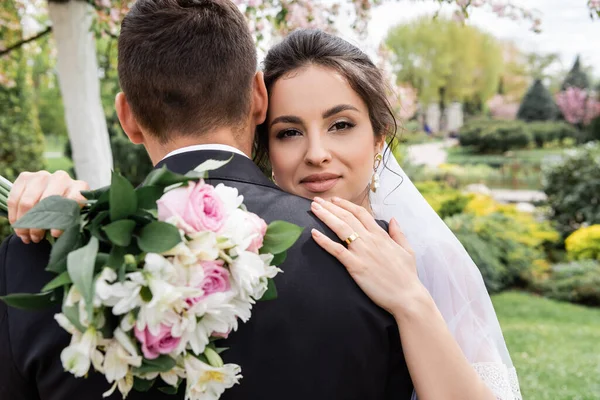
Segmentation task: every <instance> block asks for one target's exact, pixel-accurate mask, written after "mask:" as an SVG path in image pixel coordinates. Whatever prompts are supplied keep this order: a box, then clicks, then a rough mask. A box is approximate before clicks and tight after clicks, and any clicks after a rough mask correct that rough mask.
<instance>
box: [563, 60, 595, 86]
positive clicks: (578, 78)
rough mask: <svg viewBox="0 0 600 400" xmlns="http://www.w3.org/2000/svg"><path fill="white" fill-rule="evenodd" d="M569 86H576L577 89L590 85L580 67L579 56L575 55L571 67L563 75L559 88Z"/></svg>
mask: <svg viewBox="0 0 600 400" xmlns="http://www.w3.org/2000/svg"><path fill="white" fill-rule="evenodd" d="M569 87H576V88H579V89H588V88H589V87H590V81H589V79H588V76H587V74H586V73H585V71H583V70H582V68H581V61H580V59H579V56H577V59H575V64H573V67H572V68H571V70H570V71H569V73H568V74H567V76H566V77H565V80H564V81H563V84H562V86H561V89H562V90H566V89H567V88H569Z"/></svg>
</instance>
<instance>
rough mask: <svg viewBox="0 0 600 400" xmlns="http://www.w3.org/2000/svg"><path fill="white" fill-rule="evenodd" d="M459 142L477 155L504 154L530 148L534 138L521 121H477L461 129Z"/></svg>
mask: <svg viewBox="0 0 600 400" xmlns="http://www.w3.org/2000/svg"><path fill="white" fill-rule="evenodd" d="M459 141H460V144H461V146H471V147H472V148H474V150H475V151H476V152H477V153H498V152H500V153H503V152H506V151H508V150H512V149H520V148H524V147H527V146H529V144H530V143H531V142H532V136H531V133H530V132H529V130H528V129H527V125H526V124H524V123H523V122H521V121H492V120H476V121H473V122H471V123H469V124H467V125H464V126H463V127H462V128H461V130H460V132H459Z"/></svg>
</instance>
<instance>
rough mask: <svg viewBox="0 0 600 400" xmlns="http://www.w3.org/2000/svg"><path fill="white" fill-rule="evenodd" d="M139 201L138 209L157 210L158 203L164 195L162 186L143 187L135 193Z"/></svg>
mask: <svg viewBox="0 0 600 400" xmlns="http://www.w3.org/2000/svg"><path fill="white" fill-rule="evenodd" d="M135 193H136V195H137V200H138V207H139V208H141V209H143V210H153V209H156V207H157V206H156V202H157V201H158V199H160V198H161V197H162V195H163V193H164V189H163V188H162V187H160V186H142V187H140V188H137V189H136V191H135Z"/></svg>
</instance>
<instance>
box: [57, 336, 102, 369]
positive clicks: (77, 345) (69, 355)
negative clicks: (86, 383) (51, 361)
mask: <svg viewBox="0 0 600 400" xmlns="http://www.w3.org/2000/svg"><path fill="white" fill-rule="evenodd" d="M97 340H98V339H97V332H96V329H94V328H88V330H87V331H85V333H84V334H83V335H81V334H80V333H78V332H76V333H75V334H74V335H73V336H72V337H71V344H70V345H69V346H67V347H66V348H65V349H64V350H63V351H62V352H61V353H60V360H61V362H62V365H63V368H64V369H65V371H69V372H70V373H72V374H73V375H75V376H76V377H78V378H80V377H82V376H84V375H85V374H87V373H88V371H89V369H90V363H91V358H92V355H93V354H92V353H93V352H94V351H95V350H96V344H97Z"/></svg>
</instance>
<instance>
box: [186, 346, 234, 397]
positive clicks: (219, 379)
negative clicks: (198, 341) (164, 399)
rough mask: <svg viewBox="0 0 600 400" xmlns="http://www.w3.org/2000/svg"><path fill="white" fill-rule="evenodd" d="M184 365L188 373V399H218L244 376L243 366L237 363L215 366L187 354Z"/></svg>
mask: <svg viewBox="0 0 600 400" xmlns="http://www.w3.org/2000/svg"><path fill="white" fill-rule="evenodd" d="M184 365H185V371H186V374H187V380H186V382H187V385H186V386H187V387H186V391H185V399H186V400H217V399H218V398H219V397H221V395H222V394H223V392H224V391H225V390H227V389H229V388H231V387H232V386H233V385H235V384H238V383H239V381H240V379H241V378H242V376H241V375H240V372H241V368H240V366H239V365H236V364H225V365H223V366H222V367H220V368H215V367H212V366H210V365H208V364H205V363H203V362H202V361H200V360H198V359H197V358H196V357H193V356H187V357H186V358H185V360H184Z"/></svg>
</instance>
